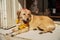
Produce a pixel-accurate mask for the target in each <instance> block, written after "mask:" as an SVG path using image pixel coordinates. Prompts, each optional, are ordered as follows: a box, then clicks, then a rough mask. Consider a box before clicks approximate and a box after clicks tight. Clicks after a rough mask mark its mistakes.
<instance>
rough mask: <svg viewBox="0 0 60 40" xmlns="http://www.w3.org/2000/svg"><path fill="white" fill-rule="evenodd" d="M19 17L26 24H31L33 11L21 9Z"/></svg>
mask: <svg viewBox="0 0 60 40" xmlns="http://www.w3.org/2000/svg"><path fill="white" fill-rule="evenodd" d="M17 14H18V17H20V18H21V19H22V21H23V22H24V23H29V22H30V20H31V11H30V10H28V9H21V10H20V11H19V12H18V13H17Z"/></svg>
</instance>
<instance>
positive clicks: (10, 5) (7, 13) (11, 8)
mask: <svg viewBox="0 0 60 40" xmlns="http://www.w3.org/2000/svg"><path fill="white" fill-rule="evenodd" d="M0 4H1V3H0ZM1 5H2V9H1V11H2V13H0V15H1V16H0V17H1V19H0V21H1V22H0V23H1V24H0V26H1V27H4V28H7V27H11V26H13V25H15V24H16V23H15V20H16V17H17V16H16V12H17V10H18V9H20V8H22V7H21V5H20V4H19V2H18V0H2V4H1ZM0 8H1V6H0Z"/></svg>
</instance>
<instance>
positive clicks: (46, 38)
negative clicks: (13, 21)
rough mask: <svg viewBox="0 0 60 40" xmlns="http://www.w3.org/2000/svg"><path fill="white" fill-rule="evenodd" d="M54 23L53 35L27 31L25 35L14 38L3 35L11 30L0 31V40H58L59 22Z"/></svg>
mask: <svg viewBox="0 0 60 40" xmlns="http://www.w3.org/2000/svg"><path fill="white" fill-rule="evenodd" d="M55 23H56V29H55V30H54V31H53V33H45V34H39V32H40V31H38V30H36V31H33V30H31V31H29V32H26V33H22V34H18V35H16V36H14V37H11V36H9V35H5V34H6V33H10V32H11V30H3V29H0V40H60V22H55Z"/></svg>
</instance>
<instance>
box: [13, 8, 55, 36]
mask: <svg viewBox="0 0 60 40" xmlns="http://www.w3.org/2000/svg"><path fill="white" fill-rule="evenodd" d="M18 14H19V17H20V19H21V20H22V21H23V23H29V26H28V27H26V28H24V29H22V30H18V31H16V32H14V33H15V34H14V35H16V34H19V33H22V32H26V31H28V29H29V30H34V29H38V30H41V32H40V34H43V33H47V32H50V33H52V31H53V30H54V29H55V23H54V21H53V20H52V19H51V18H50V17H48V16H43V15H42V16H37V15H33V14H32V12H31V11H30V10H28V9H21V10H19V11H18Z"/></svg>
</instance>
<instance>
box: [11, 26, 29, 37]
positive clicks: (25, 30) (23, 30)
mask: <svg viewBox="0 0 60 40" xmlns="http://www.w3.org/2000/svg"><path fill="white" fill-rule="evenodd" d="M27 31H28V28H27V27H26V28H24V29H22V30H18V31H16V32H14V33H12V34H11V36H12V37H13V36H15V35H17V34H20V33H24V32H27Z"/></svg>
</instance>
